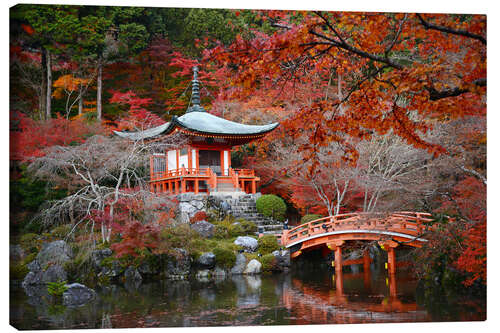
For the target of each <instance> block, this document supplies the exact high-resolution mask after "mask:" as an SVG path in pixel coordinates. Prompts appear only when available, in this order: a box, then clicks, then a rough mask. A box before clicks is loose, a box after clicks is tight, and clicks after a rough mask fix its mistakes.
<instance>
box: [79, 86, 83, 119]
mask: <svg viewBox="0 0 500 333" xmlns="http://www.w3.org/2000/svg"><path fill="white" fill-rule="evenodd" d="M82 113H83V88H82V86H81V85H80V94H79V98H78V115H79V116H81V115H82Z"/></svg>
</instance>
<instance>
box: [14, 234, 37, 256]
mask: <svg viewBox="0 0 500 333" xmlns="http://www.w3.org/2000/svg"><path fill="white" fill-rule="evenodd" d="M19 244H20V245H21V247H22V248H23V250H25V251H27V252H32V253H36V252H38V251H39V250H40V248H41V246H42V241H41V240H40V236H39V235H38V234H34V233H29V234H24V235H22V236H21V238H20V240H19Z"/></svg>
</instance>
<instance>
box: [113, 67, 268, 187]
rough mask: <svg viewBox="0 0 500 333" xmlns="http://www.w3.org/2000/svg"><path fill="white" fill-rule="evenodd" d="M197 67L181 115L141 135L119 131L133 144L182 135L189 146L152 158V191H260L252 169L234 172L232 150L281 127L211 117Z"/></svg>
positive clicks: (139, 133) (120, 134) (119, 134)
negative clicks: (203, 99) (202, 96)
mask: <svg viewBox="0 0 500 333" xmlns="http://www.w3.org/2000/svg"><path fill="white" fill-rule="evenodd" d="M199 87H200V83H199V81H198V69H197V68H196V67H195V68H194V76H193V81H192V96H191V101H192V105H191V106H190V107H189V108H188V109H187V111H186V113H185V114H184V115H183V116H181V117H176V116H173V117H172V119H171V121H170V122H167V123H165V124H163V125H160V126H157V127H154V128H150V129H147V130H144V131H140V132H118V131H115V133H116V134H117V135H118V136H120V137H123V138H127V139H131V140H139V139H156V138H159V137H161V136H167V135H171V134H173V133H177V132H180V133H182V135H184V136H185V138H186V139H187V142H188V144H187V145H186V146H184V147H179V148H178V149H174V150H169V151H165V152H162V153H155V154H153V155H152V156H151V157H150V188H151V191H152V192H157V193H158V192H168V193H171V194H178V193H185V192H194V193H199V192H206V193H213V192H242V191H243V192H246V193H256V190H257V183H258V182H259V180H260V178H259V177H258V176H256V175H255V171H254V170H250V169H233V168H232V167H231V149H232V148H233V147H235V146H239V145H243V144H245V143H249V142H251V141H253V140H256V139H259V138H262V137H264V136H265V135H266V134H267V133H269V132H271V131H272V130H274V129H275V128H276V127H277V126H278V123H272V124H268V125H261V126H259V125H245V124H240V123H236V122H233V121H229V120H226V119H224V118H220V117H217V116H214V115H212V114H210V113H208V112H207V111H206V110H205V109H204V108H203V106H202V105H201V104H200V89H199Z"/></svg>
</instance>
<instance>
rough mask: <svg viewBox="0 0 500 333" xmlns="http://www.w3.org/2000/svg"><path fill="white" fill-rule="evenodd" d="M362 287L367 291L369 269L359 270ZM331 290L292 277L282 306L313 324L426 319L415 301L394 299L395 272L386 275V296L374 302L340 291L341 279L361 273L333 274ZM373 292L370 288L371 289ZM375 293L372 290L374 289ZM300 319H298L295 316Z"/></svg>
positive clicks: (395, 295) (424, 313)
mask: <svg viewBox="0 0 500 333" xmlns="http://www.w3.org/2000/svg"><path fill="white" fill-rule="evenodd" d="M362 275H363V276H362V279H363V281H364V287H365V289H366V290H367V291H370V290H371V287H372V285H371V283H370V281H371V275H370V271H369V270H367V271H364V272H363V273H362ZM333 278H334V289H333V290H331V292H325V291H323V290H318V289H317V288H316V287H311V286H307V285H305V284H303V283H302V282H301V281H300V280H298V279H293V281H292V283H293V288H287V289H286V290H284V294H283V302H284V305H285V307H287V308H288V309H293V310H295V311H296V312H297V314H299V315H304V314H307V316H308V317H312V318H313V319H314V321H315V322H317V323H325V324H326V323H333V322H335V323H363V322H391V321H392V322H409V321H427V320H428V315H427V313H426V311H422V310H419V309H418V307H417V304H416V303H415V302H411V303H404V302H402V301H401V300H400V299H399V298H398V293H397V288H396V278H395V275H394V274H392V275H389V277H388V279H387V285H388V287H389V295H388V296H386V297H383V298H382V300H381V301H380V302H377V301H376V300H377V297H374V298H373V297H369V299H371V300H365V301H362V300H361V301H360V300H355V299H351V300H350V299H349V296H348V295H346V294H344V280H352V279H356V278H361V274H359V273H358V274H342V273H341V272H340V273H339V272H337V274H335V275H334V276H333ZM372 292H374V291H372ZM375 292H376V291H375ZM299 320H300V319H299Z"/></svg>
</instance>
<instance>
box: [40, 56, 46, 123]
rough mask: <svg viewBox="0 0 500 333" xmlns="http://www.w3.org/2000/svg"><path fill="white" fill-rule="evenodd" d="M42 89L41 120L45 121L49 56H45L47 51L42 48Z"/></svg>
mask: <svg viewBox="0 0 500 333" xmlns="http://www.w3.org/2000/svg"><path fill="white" fill-rule="evenodd" d="M41 53H42V62H41V65H42V88H41V91H40V92H41V93H40V99H39V102H40V110H39V111H40V119H45V100H46V99H47V97H46V93H47V55H46V54H45V49H43V48H42V52H41Z"/></svg>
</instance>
